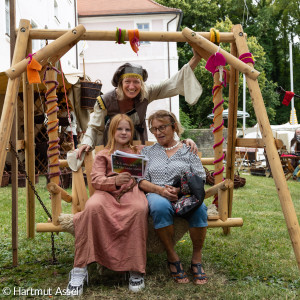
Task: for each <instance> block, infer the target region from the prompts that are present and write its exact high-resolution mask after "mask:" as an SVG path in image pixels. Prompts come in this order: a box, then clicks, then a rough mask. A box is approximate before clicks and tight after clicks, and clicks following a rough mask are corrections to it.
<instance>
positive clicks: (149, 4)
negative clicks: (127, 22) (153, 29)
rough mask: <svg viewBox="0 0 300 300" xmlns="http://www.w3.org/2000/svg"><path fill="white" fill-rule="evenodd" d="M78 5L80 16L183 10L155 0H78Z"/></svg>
mask: <svg viewBox="0 0 300 300" xmlns="http://www.w3.org/2000/svg"><path fill="white" fill-rule="evenodd" d="M77 6H78V16H79V17H92V16H112V15H130V14H153V13H155V14H163V13H168V14H169V13H180V12H181V10H180V9H177V8H170V7H166V6H163V5H161V4H158V3H157V2H155V1H153V0H78V1H77Z"/></svg>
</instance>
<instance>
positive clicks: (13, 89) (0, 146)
mask: <svg viewBox="0 0 300 300" xmlns="http://www.w3.org/2000/svg"><path fill="white" fill-rule="evenodd" d="M29 26H30V22H29V21H28V20H23V19H22V20H20V26H19V30H18V35H17V41H16V46H15V51H14V56H13V60H12V65H14V64H16V63H18V62H19V61H21V60H22V59H23V58H24V57H25V53H26V48H27V43H28V37H29ZM20 79H21V78H20V77H17V78H15V79H8V83H7V88H6V93H5V98H4V104H3V109H2V114H1V120H0V181H1V180H2V175H3V170H4V164H5V160H6V154H7V153H6V148H7V147H8V141H9V137H10V134H11V128H12V123H13V119H14V114H15V109H16V105H17V96H18V93H19V86H20Z"/></svg>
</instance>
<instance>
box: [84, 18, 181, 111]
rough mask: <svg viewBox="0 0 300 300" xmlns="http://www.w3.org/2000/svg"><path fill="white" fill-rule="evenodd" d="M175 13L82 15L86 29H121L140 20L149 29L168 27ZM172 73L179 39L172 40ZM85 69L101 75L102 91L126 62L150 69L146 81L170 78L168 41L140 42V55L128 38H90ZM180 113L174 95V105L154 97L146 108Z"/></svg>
mask: <svg viewBox="0 0 300 300" xmlns="http://www.w3.org/2000/svg"><path fill="white" fill-rule="evenodd" d="M173 18H174V15H149V16H145V15H143V16H118V17H100V18H99V17H89V18H79V23H80V24H83V25H84V26H85V28H86V30H108V31H114V30H116V27H119V28H121V29H135V28H136V24H137V23H149V24H150V31H167V22H168V21H169V20H171V19H173ZM177 21H178V20H177V19H176V20H174V21H172V22H171V23H170V24H169V31H176V27H177ZM169 45H170V74H171V76H172V75H173V74H174V73H176V72H177V71H178V55H177V45H176V43H174V42H173V43H170V44H169ZM82 61H83V60H82V57H81V58H80V63H81V70H82V69H83V65H82ZM84 61H85V71H86V74H87V75H88V76H89V77H90V78H91V80H93V81H94V80H96V79H100V80H101V81H102V84H103V87H102V91H103V92H104V93H105V92H108V91H110V90H111V89H113V86H112V84H111V79H112V76H113V74H114V72H115V70H116V69H117V68H118V67H119V66H120V65H122V64H123V63H125V62H132V63H136V64H140V65H142V66H143V67H144V68H145V69H147V71H148V74H149V77H148V80H147V83H148V84H150V83H159V82H160V81H163V80H165V79H167V78H168V51H167V43H166V42H150V43H149V44H141V46H140V47H139V51H138V55H137V54H136V53H135V52H134V51H133V50H132V49H131V47H130V44H129V42H127V43H126V44H125V45H123V44H121V45H119V44H116V43H115V42H112V41H102V42H98V41H87V49H86V50H85V51H84ZM170 108H171V111H172V112H174V113H175V114H176V116H178V117H179V97H173V98H172V100H171V107H170V101H169V99H163V100H158V101H154V102H153V103H151V104H150V105H149V107H148V110H147V115H149V113H151V112H152V111H153V110H157V109H167V110H170Z"/></svg>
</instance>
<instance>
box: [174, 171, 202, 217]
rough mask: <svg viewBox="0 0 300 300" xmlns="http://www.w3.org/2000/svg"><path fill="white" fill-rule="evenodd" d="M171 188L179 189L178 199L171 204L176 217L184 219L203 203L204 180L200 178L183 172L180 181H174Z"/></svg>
mask: <svg viewBox="0 0 300 300" xmlns="http://www.w3.org/2000/svg"><path fill="white" fill-rule="evenodd" d="M173 186H174V187H180V194H179V196H178V197H179V199H178V200H177V201H172V202H171V204H172V206H173V209H174V211H175V214H176V215H177V216H180V217H186V216H188V215H189V214H191V213H192V212H193V211H194V210H195V209H196V208H197V207H199V206H201V204H202V203H203V200H204V197H205V190H204V180H203V179H202V178H201V177H200V176H198V175H196V174H193V173H192V172H184V173H183V174H182V175H181V177H180V179H178V180H175V182H174V184H173Z"/></svg>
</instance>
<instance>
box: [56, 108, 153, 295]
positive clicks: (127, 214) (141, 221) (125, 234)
mask: <svg viewBox="0 0 300 300" xmlns="http://www.w3.org/2000/svg"><path fill="white" fill-rule="evenodd" d="M133 131H134V125H133V122H132V121H131V119H130V118H129V117H128V116H127V115H124V114H118V115H116V116H115V117H114V118H113V119H112V120H111V124H110V127H109V132H108V143H107V145H106V147H105V149H104V150H102V151H100V152H99V153H98V154H97V155H96V157H95V160H94V164H93V169H92V172H91V178H92V184H93V186H94V188H95V193H94V194H93V196H92V197H91V198H89V199H88V201H87V202H86V205H85V208H84V210H83V211H82V212H79V213H77V214H75V215H74V217H73V222H74V229H75V257H74V268H73V269H72V270H71V272H70V281H69V284H68V287H67V289H68V291H69V293H70V294H71V293H72V292H73V293H74V292H75V293H76V294H77V295H80V294H82V291H83V285H84V283H85V282H87V281H88V273H87V265H88V264H90V263H92V262H97V263H99V264H101V265H103V266H105V267H107V268H108V269H111V270H114V271H129V272H130V278H129V290H131V291H133V292H136V291H139V290H140V289H142V288H143V287H144V278H143V274H144V273H145V268H146V241H147V233H148V227H147V224H148V221H147V218H148V202H147V199H146V197H145V194H144V193H143V192H142V191H141V190H139V188H138V185H137V184H136V185H135V186H134V187H133V188H132V185H133V178H132V177H131V175H130V173H127V172H126V173H120V174H118V175H117V174H116V173H113V172H112V165H111V154H112V153H113V152H114V151H115V150H121V151H124V152H128V153H137V152H138V151H139V149H137V148H136V147H133V146H132V137H133ZM60 221H62V220H61V218H60ZM62 226H63V225H62Z"/></svg>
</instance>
